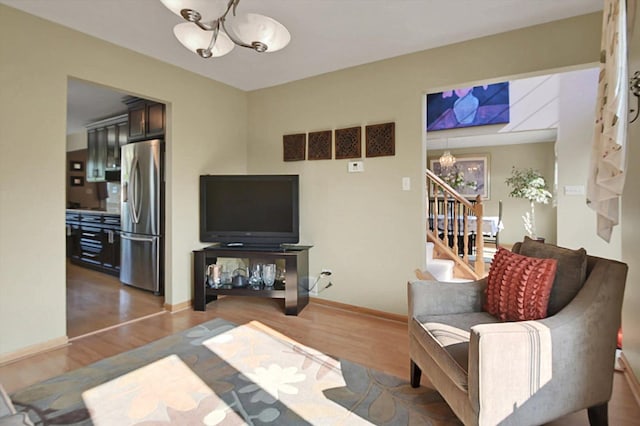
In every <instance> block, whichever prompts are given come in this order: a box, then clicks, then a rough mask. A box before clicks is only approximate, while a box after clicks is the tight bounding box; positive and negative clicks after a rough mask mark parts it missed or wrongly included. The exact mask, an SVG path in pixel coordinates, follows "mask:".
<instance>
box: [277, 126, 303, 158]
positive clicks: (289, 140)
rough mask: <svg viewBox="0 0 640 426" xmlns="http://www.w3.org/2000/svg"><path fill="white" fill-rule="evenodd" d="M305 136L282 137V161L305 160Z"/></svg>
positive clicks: (301, 134) (300, 134)
mask: <svg viewBox="0 0 640 426" xmlns="http://www.w3.org/2000/svg"><path fill="white" fill-rule="evenodd" d="M306 148H307V134H306V133H297V134H295V135H284V136H283V137H282V152H283V160H284V161H302V160H304V159H305V158H306Z"/></svg>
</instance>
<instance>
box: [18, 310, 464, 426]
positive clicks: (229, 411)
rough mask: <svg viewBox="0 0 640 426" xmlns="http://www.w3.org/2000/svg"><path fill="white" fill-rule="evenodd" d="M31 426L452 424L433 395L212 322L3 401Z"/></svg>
mask: <svg viewBox="0 0 640 426" xmlns="http://www.w3.org/2000/svg"><path fill="white" fill-rule="evenodd" d="M11 398H12V400H13V401H14V404H15V406H16V408H17V409H18V410H19V411H25V412H27V413H28V414H29V416H30V418H31V419H32V421H33V422H34V424H36V425H91V424H95V425H117V426H125V425H144V426H152V425H167V424H173V425H242V424H249V425H262V424H272V425H358V424H366V425H369V424H375V425H459V424H460V422H459V421H458V420H457V419H456V417H455V416H454V415H453V413H452V412H451V410H450V409H449V407H448V406H447V405H446V403H445V402H444V401H443V399H442V398H441V397H440V395H439V394H438V393H437V392H435V391H433V390H431V389H428V388H425V387H420V388H419V389H413V388H411V386H410V385H409V383H408V382H407V381H405V380H401V379H398V378H396V377H392V376H389V375H387V374H384V373H380V372H377V371H374V370H371V369H368V368H365V367H362V366H360V365H357V364H354V363H351V362H348V361H344V360H336V359H335V358H332V357H330V356H328V355H325V354H323V353H321V352H318V351H316V350H314V349H312V348H309V347H306V346H303V345H301V344H299V343H297V342H295V341H294V340H292V339H289V338H288V337H286V336H284V335H282V334H279V333H278V332H276V331H274V330H272V329H270V328H269V327H267V326H265V325H263V324H261V323H259V322H256V321H254V322H251V323H248V324H244V325H241V326H236V325H235V324H232V323H230V322H227V321H224V320H221V319H215V320H212V321H209V322H206V323H204V324H201V325H199V326H196V327H194V328H191V329H189V330H185V331H183V332H181V333H178V334H175V335H172V336H168V337H165V338H163V339H160V340H158V341H155V342H153V343H150V344H148V345H146V346H143V347H140V348H138V349H134V350H131V351H129V352H125V353H123V354H120V355H116V356H114V357H111V358H107V359H104V360H102V361H99V362H97V363H95V364H91V365H89V366H87V367H83V368H80V369H78V370H75V371H72V372H70V373H66V374H63V375H61V376H58V377H55V378H52V379H49V380H46V381H44V382H42V383H39V384H36V385H33V386H30V387H28V388H26V389H23V390H21V391H19V392H16V393H14V394H13V395H11Z"/></svg>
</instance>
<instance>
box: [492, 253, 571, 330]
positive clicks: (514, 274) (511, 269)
mask: <svg viewBox="0 0 640 426" xmlns="http://www.w3.org/2000/svg"><path fill="white" fill-rule="evenodd" d="M557 266H558V261H557V260H555V259H538V258H534V257H528V256H523V255H521V254H517V253H512V252H511V251H509V250H506V249H504V248H499V249H498V252H497V253H496V255H495V256H494V258H493V261H492V262H491V267H490V268H489V275H488V276H487V288H486V290H485V296H486V297H485V304H484V310H485V311H486V312H488V313H490V314H491V315H493V316H495V317H497V318H498V319H500V320H501V321H525V320H536V319H541V318H545V317H546V316H547V307H548V305H549V295H550V294H551V286H552V285H553V280H554V278H555V276H556V269H557Z"/></svg>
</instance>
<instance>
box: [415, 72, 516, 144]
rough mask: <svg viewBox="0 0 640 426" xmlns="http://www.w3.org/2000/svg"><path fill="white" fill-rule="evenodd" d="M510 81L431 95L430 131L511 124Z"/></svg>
mask: <svg viewBox="0 0 640 426" xmlns="http://www.w3.org/2000/svg"><path fill="white" fill-rule="evenodd" d="M509 109H510V101H509V82H508V81H505V82H502V83H494V84H485V85H481V86H473V87H461V88H458V89H453V90H445V91H443V92H438V93H428V94H427V116H426V119H427V131H429V132H431V131H435V130H445V129H458V128H463V127H473V126H486V125H492V124H504V123H508V122H509V120H510V117H509V115H510V114H509Z"/></svg>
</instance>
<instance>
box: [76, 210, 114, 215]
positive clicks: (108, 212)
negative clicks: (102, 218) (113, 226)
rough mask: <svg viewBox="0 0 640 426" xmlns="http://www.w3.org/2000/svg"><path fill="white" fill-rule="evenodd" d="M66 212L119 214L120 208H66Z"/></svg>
mask: <svg viewBox="0 0 640 426" xmlns="http://www.w3.org/2000/svg"><path fill="white" fill-rule="evenodd" d="M67 213H85V214H87V213H88V214H100V215H115V216H120V210H92V209H67Z"/></svg>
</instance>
